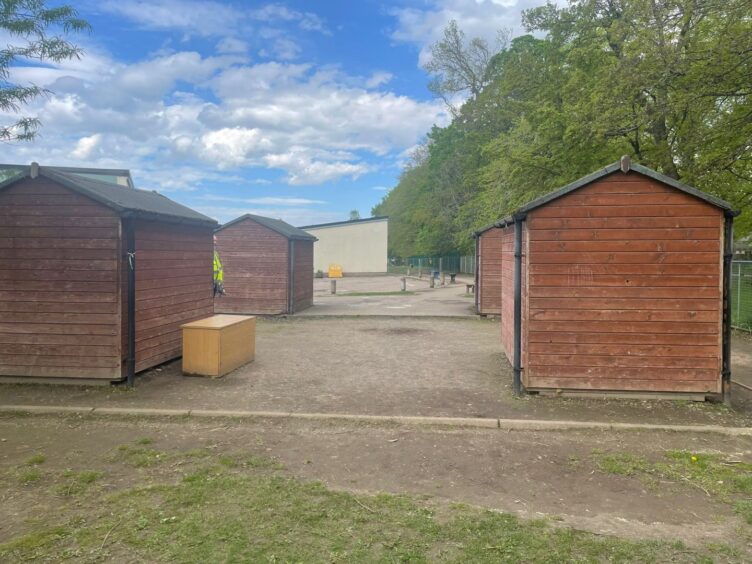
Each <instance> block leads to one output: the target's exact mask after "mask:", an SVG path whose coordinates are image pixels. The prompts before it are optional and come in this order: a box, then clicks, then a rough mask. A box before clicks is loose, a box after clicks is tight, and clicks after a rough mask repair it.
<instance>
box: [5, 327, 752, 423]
mask: <svg viewBox="0 0 752 564" xmlns="http://www.w3.org/2000/svg"><path fill="white" fill-rule="evenodd" d="M498 333H499V324H498V322H497V321H494V320H489V319H478V318H474V319H428V318H423V319H421V318H386V317H362V318H359V317H345V318H288V319H276V320H259V322H258V331H257V357H256V360H255V361H254V362H253V363H251V364H248V365H246V366H244V367H242V368H240V369H238V370H236V371H235V372H233V373H231V374H229V375H227V376H225V377H224V378H221V379H216V380H213V379H205V378H199V377H185V376H182V374H181V371H180V361H176V362H173V363H170V364H167V365H164V366H162V367H160V368H158V369H156V370H151V371H149V372H147V373H145V374H144V375H142V376H140V377H139V378H138V379H137V384H136V387H135V389H134V390H127V389H125V388H124V387H123V386H119V387H109V386H103V387H80V386H51V385H48V386H45V385H29V384H23V385H1V386H0V404H14V405H40V404H46V405H53V404H63V405H73V406H94V407H104V406H110V407H128V406H131V407H152V408H174V409H225V410H229V409H235V410H260V411H283V412H304V413H311V412H320V413H350V414H370V415H415V416H449V417H452V416H453V417H499V418H523V419H573V420H586V421H608V422H640V423H670V424H721V425H736V426H739V425H747V424H749V423H750V417H749V416H747V415H744V413H743V412H741V413H740V412H737V411H733V410H730V409H727V408H725V407H724V406H722V405H714V404H709V403H691V402H671V401H624V400H585V399H565V398H551V397H549V398H544V397H533V396H527V397H524V398H516V397H514V396H513V395H512V393H511V382H512V374H511V368H510V366H509V363H508V362H507V360H506V359H505V358H504V357H503V355H502V353H501V351H500V346H499V343H498ZM737 392H738V393H737ZM745 394H747V395H745ZM734 397H735V398H736V401H737V402H741V403H740V404H739V405H741V407H742V408H744V407H745V406H746V407H748V406H749V405H750V404H749V403H746V404H745V403H744V402H742V401H741V400H742V398H749V397H750V395H749V393H747V392H746V391H745V390H742V389H741V388H738V389H737V390H735V393H734ZM745 401H746V400H745Z"/></svg>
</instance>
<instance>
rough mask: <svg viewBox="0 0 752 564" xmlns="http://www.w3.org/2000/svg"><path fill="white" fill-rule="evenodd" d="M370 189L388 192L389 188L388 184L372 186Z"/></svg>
mask: <svg viewBox="0 0 752 564" xmlns="http://www.w3.org/2000/svg"><path fill="white" fill-rule="evenodd" d="M371 190H376V191H377V192H389V190H391V188H390V187H389V186H372V187H371Z"/></svg>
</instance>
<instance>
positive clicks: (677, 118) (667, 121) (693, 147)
mask: <svg viewBox="0 0 752 564" xmlns="http://www.w3.org/2000/svg"><path fill="white" fill-rule="evenodd" d="M523 22H524V24H525V26H526V27H527V29H528V31H530V32H535V33H536V35H538V36H543V35H542V34H545V38H544V39H539V38H536V37H535V36H532V35H528V36H522V37H517V38H515V39H514V40H513V41H512V42H511V43H509V45H508V46H506V47H505V48H504V49H503V50H502V51H501V52H499V53H497V54H495V55H494V56H493V57H492V58H490V60H489V62H488V65H487V69H486V73H485V75H484V76H485V77H486V79H487V83H486V84H484V86H483V88H482V90H481V91H480V92H479V93H478V95H477V96H473V97H471V98H469V99H468V101H467V102H466V103H465V104H464V105H463V106H462V107H461V108H460V110H459V112H458V114H457V116H456V117H455V119H454V120H453V121H452V123H451V124H450V125H449V126H448V127H446V128H443V129H439V128H434V130H433V131H431V133H429V135H428V137H427V139H426V143H425V147H424V152H425V156H424V158H423V159H422V160H421V161H420V162H418V163H413V166H412V167H411V168H409V169H407V170H406V171H405V173H404V174H403V176H402V178H401V179H400V182H399V184H398V185H397V186H396V187H395V188H394V189H393V190H391V191H390V192H389V194H388V195H387V196H386V197H385V198H384V200H383V201H382V202H381V203H380V204H379V205H378V206H376V208H375V210H374V212H375V213H381V214H387V215H390V216H391V221H390V224H391V226H392V229H393V230H394V231H393V233H392V235H393V241H392V245H393V248H392V250H393V251H394V252H396V251H398V250H399V251H400V254H423V253H433V252H446V251H448V250H451V249H457V250H460V251H469V250H470V249H471V248H472V239H471V233H472V231H473V230H475V229H477V228H479V227H481V226H483V225H485V224H487V223H489V222H491V221H493V220H495V219H498V218H499V217H501V216H503V215H506V214H507V213H509V212H511V211H513V210H514V209H515V208H517V207H519V206H520V205H522V204H524V203H526V202H528V201H530V200H531V199H533V198H535V197H538V196H540V195H541V194H544V193H546V192H549V191H551V190H554V189H556V188H558V187H560V186H562V185H564V184H566V183H568V182H570V181H572V180H575V179H577V178H579V177H580V176H583V175H585V174H588V173H590V172H592V171H594V170H596V169H598V168H599V167H601V166H603V165H605V164H608V163H610V162H613V161H615V160H617V159H618V158H619V157H620V156H621V155H623V154H630V155H631V156H632V158H633V160H635V161H637V162H640V163H642V164H644V165H646V166H649V167H651V168H655V169H657V170H659V171H660V172H663V173H664V174H667V175H669V176H671V177H673V178H678V179H680V180H681V181H682V182H685V183H688V184H691V185H694V186H696V187H698V188H700V189H702V190H705V191H708V192H711V193H713V194H716V195H718V196H720V197H722V198H725V199H727V200H729V201H730V202H732V203H733V204H734V205H736V206H737V207H738V208H739V209H741V210H743V211H744V213H743V215H742V217H741V218H740V220H738V222H737V234H738V235H743V234H745V233H747V232H749V231H750V230H752V218H750V215H752V214H749V213H747V211H746V210H747V208H748V207H749V206H748V204H749V203H750V199H751V198H752V2H751V1H750V0H728V1H726V0H579V1H573V2H570V4H569V5H568V6H567V7H564V8H558V7H556V6H555V5H553V4H548V5H546V6H542V7H539V8H535V9H532V10H528V11H526V12H525V13H524V16H523ZM436 54H437V52H436V51H435V52H434V55H436ZM425 218H429V220H428V221H426V219H425ZM410 233H414V235H413V236H412V238H410V237H407V236H406V234H410Z"/></svg>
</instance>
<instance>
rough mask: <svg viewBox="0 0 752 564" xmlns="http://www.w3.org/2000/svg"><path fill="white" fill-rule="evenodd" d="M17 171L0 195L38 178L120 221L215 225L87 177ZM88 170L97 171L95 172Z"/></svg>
mask: <svg viewBox="0 0 752 564" xmlns="http://www.w3.org/2000/svg"><path fill="white" fill-rule="evenodd" d="M8 168H9V167H8ZM17 168H18V169H19V172H18V173H17V174H15V175H14V176H12V177H10V178H8V179H6V180H4V181H3V182H0V191H2V190H4V189H5V188H8V187H9V186H11V185H13V184H15V183H16V182H18V181H20V180H23V179H24V178H34V177H36V176H37V175H38V176H42V177H44V178H48V179H49V180H52V181H53V182H57V183H58V184H61V185H62V186H65V187H66V188H68V189H70V190H72V191H74V192H77V193H79V194H81V195H82V196H86V197H87V198H91V199H92V200H94V201H95V202H98V203H100V204H102V205H103V206H106V207H108V208H110V209H112V210H114V211H115V212H116V213H117V214H118V215H120V216H123V217H139V218H142V219H155V220H163V221H169V222H173V223H194V224H205V225H216V224H217V222H216V221H214V220H213V219H211V218H210V217H207V216H205V215H203V214H201V213H199V212H197V211H195V210H192V209H191V208H188V207H186V206H184V205H182V204H178V203H177V202H174V201H172V200H170V199H169V198H167V197H166V196H163V195H162V194H159V193H158V192H154V191H149V190H139V189H137V188H129V187H127V186H122V185H119V184H114V183H112V182H103V181H101V180H95V179H94V178H92V177H90V176H82V175H80V174H78V173H74V172H69V171H64V169H61V168H59V167H43V166H39V165H37V164H36V163H32V165H31V166H24V167H17ZM88 170H94V171H96V170H98V169H88ZM94 174H96V173H94Z"/></svg>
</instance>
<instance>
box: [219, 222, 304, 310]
mask: <svg viewBox="0 0 752 564" xmlns="http://www.w3.org/2000/svg"><path fill="white" fill-rule="evenodd" d="M216 237H217V243H216V248H217V252H218V253H219V256H220V259H221V261H222V267H223V269H224V286H225V292H226V293H225V295H224V296H218V297H216V298H215V299H214V311H215V312H217V313H245V314H252V313H258V314H269V315H275V314H284V313H287V314H292V313H295V312H296V311H301V310H303V309H305V308H307V307H310V306H311V305H313V243H314V242H315V241H316V237H314V236H313V235H311V234H309V233H306V232H305V231H302V230H300V229H298V228H296V227H293V226H292V225H290V224H288V223H285V222H284V221H282V220H279V219H272V218H269V217H262V216H259V215H251V214H246V215H243V216H241V217H239V218H237V219H234V220H232V221H230V222H228V223H226V224H224V225H223V226H222V227H220V228H219V229H217V231H216Z"/></svg>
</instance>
